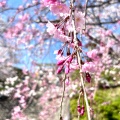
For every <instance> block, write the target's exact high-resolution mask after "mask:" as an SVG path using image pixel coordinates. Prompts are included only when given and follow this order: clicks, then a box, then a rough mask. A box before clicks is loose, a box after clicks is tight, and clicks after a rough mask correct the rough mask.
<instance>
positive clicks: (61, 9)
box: [50, 2, 69, 16]
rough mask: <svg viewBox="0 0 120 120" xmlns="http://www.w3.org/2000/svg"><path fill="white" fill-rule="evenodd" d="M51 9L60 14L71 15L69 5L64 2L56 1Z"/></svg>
mask: <svg viewBox="0 0 120 120" xmlns="http://www.w3.org/2000/svg"><path fill="white" fill-rule="evenodd" d="M50 10H51V11H52V12H53V13H54V14H55V15H59V16H68V15H69V7H68V6H66V4H64V3H59V2H56V3H55V4H52V5H51V6H50Z"/></svg>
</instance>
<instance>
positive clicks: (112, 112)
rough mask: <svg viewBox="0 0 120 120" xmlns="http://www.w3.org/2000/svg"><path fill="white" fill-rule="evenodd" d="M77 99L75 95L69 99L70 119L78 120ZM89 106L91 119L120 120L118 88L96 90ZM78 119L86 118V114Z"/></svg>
mask: <svg viewBox="0 0 120 120" xmlns="http://www.w3.org/2000/svg"><path fill="white" fill-rule="evenodd" d="M77 100H78V96H75V97H73V98H72V99H71V101H70V111H71V114H72V115H71V116H72V118H71V120H78V119H77V109H76V108H77ZM91 107H92V108H93V110H94V118H93V120H120V88H114V89H107V90H98V91H97V93H96V96H95V99H94V102H93V104H91ZM80 120H87V116H86V114H85V115H84V116H82V117H81V118H80Z"/></svg>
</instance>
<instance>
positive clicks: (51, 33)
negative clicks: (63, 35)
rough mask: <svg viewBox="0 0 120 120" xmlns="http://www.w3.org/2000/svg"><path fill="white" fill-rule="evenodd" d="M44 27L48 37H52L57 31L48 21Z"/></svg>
mask: <svg viewBox="0 0 120 120" xmlns="http://www.w3.org/2000/svg"><path fill="white" fill-rule="evenodd" d="M46 26H47V32H48V33H49V34H50V35H53V34H54V33H55V32H56V31H57V28H56V27H55V26H54V25H53V24H52V23H51V22H49V21H48V23H47V24H46Z"/></svg>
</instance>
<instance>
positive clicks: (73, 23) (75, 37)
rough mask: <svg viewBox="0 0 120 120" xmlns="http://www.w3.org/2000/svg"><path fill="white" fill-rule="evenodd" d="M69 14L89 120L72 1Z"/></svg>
mask: <svg viewBox="0 0 120 120" xmlns="http://www.w3.org/2000/svg"><path fill="white" fill-rule="evenodd" d="M71 7H72V8H71V13H72V26H73V30H74V43H75V46H76V50H77V59H78V64H79V67H80V80H81V85H82V89H83V93H84V100H85V103H86V108H87V116H88V120H91V117H90V109H89V104H88V99H87V94H86V91H85V86H84V82H83V81H84V80H83V75H82V65H81V57H80V54H79V50H78V48H79V46H78V44H77V36H76V33H77V32H76V29H75V20H74V12H73V10H72V9H73V7H74V4H73V0H71ZM85 29H86V28H85Z"/></svg>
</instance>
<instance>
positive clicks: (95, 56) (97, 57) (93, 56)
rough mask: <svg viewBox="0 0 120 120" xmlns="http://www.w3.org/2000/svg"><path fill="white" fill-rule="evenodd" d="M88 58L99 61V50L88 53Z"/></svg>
mask: <svg viewBox="0 0 120 120" xmlns="http://www.w3.org/2000/svg"><path fill="white" fill-rule="evenodd" d="M87 56H88V57H89V58H91V59H93V60H98V59H99V56H98V50H96V49H94V50H91V51H89V52H87Z"/></svg>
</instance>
